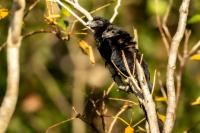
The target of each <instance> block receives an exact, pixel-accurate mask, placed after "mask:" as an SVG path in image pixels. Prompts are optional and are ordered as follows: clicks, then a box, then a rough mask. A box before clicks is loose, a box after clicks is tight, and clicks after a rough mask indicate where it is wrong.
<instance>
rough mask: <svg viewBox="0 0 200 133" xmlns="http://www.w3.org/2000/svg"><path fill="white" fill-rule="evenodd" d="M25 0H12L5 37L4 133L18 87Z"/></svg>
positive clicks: (0, 126)
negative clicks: (9, 19) (9, 20)
mask: <svg viewBox="0 0 200 133" xmlns="http://www.w3.org/2000/svg"><path fill="white" fill-rule="evenodd" d="M25 4H26V3H25V0H14V2H13V9H12V12H13V17H12V18H11V24H10V27H9V31H8V38H7V71H8V76H7V89H6V94H5V96H4V98H3V102H2V105H1V107H0V133H4V132H5V131H6V129H7V127H8V124H9V122H10V119H11V117H12V115H13V113H14V111H15V106H16V103H17V99H18V89H19V73H20V72H19V71H20V66H19V50H20V45H21V29H22V24H23V16H24V9H25Z"/></svg>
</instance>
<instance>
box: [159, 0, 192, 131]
mask: <svg viewBox="0 0 200 133" xmlns="http://www.w3.org/2000/svg"><path fill="white" fill-rule="evenodd" d="M189 2H190V0H183V1H182V4H181V7H180V10H179V12H180V16H179V22H178V28H177V31H176V33H175V35H174V37H173V38H172V42H171V48H170V51H169V58H168V66H167V77H166V79H167V81H166V85H167V95H168V102H167V104H168V106H167V113H166V121H165V124H164V130H163V132H164V133H171V131H172V129H173V126H174V123H175V111H176V95H175V85H174V71H175V68H176V59H177V55H178V47H179V44H180V41H181V40H182V38H183V35H184V32H185V27H186V21H187V15H188V8H189Z"/></svg>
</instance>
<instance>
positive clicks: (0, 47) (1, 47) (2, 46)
mask: <svg viewBox="0 0 200 133" xmlns="http://www.w3.org/2000/svg"><path fill="white" fill-rule="evenodd" d="M6 45H7V42H4V43H3V44H2V45H1V46H0V52H1V50H2V49H3V48H5V47H6Z"/></svg>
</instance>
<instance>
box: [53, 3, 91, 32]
mask: <svg viewBox="0 0 200 133" xmlns="http://www.w3.org/2000/svg"><path fill="white" fill-rule="evenodd" d="M55 1H56V2H57V3H58V4H59V5H60V6H61V7H63V8H65V9H66V10H67V11H68V12H69V13H70V14H71V15H73V16H74V17H75V18H76V19H77V20H78V21H79V22H81V23H82V24H83V25H84V26H86V27H88V26H87V24H86V22H85V21H83V20H82V19H81V18H80V17H79V16H78V15H77V14H76V13H75V12H73V11H72V10H71V9H70V8H69V7H67V6H66V5H65V4H64V3H62V2H61V1H60V0H55ZM84 15H85V14H84ZM88 28H89V27H88ZM89 29H90V28H89Z"/></svg>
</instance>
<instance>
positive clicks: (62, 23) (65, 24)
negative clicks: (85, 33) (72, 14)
mask: <svg viewBox="0 0 200 133" xmlns="http://www.w3.org/2000/svg"><path fill="white" fill-rule="evenodd" d="M57 23H58V26H59V27H60V28H61V29H63V30H66V29H67V27H68V25H69V23H68V22H67V21H66V20H65V19H63V18H61V19H59V20H58V21H57Z"/></svg>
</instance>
